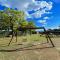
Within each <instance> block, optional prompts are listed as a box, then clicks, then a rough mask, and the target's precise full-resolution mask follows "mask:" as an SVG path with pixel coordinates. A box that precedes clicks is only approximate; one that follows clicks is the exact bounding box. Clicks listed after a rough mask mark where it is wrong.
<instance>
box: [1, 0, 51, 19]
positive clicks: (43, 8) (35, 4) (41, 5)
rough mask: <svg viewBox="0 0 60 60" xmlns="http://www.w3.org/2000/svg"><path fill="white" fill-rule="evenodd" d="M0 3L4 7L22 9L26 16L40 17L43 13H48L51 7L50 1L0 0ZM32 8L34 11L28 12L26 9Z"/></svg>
mask: <svg viewBox="0 0 60 60" xmlns="http://www.w3.org/2000/svg"><path fill="white" fill-rule="evenodd" d="M0 4H1V5H4V6H6V7H11V8H17V9H18V10H24V11H25V13H26V14H27V17H33V16H34V17H36V18H38V17H41V16H42V15H43V14H48V13H50V12H49V11H50V10H51V9H52V2H46V1H35V0H4V1H3V0H0ZM31 10H34V11H35V13H33V14H28V12H27V11H31ZM47 11H48V12H47Z"/></svg>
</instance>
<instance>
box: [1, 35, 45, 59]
mask: <svg viewBox="0 0 60 60" xmlns="http://www.w3.org/2000/svg"><path fill="white" fill-rule="evenodd" d="M10 39H11V37H3V38H0V60H40V53H39V51H35V50H31V51H17V52H16V51H13V52H7V51H6V52H4V51H3V52H2V50H14V49H18V48H22V47H27V46H28V47H29V46H31V43H36V42H37V43H41V42H44V41H45V42H46V38H45V37H44V36H40V35H39V34H33V35H26V36H18V37H17V42H16V38H15V37H14V38H13V40H12V42H11V44H10V46H8V43H9V41H10ZM19 44H23V45H19Z"/></svg>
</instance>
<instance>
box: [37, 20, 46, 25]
mask: <svg viewBox="0 0 60 60" xmlns="http://www.w3.org/2000/svg"><path fill="white" fill-rule="evenodd" d="M37 22H38V23H42V24H46V20H38V21H37Z"/></svg>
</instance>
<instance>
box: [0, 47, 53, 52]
mask: <svg viewBox="0 0 60 60" xmlns="http://www.w3.org/2000/svg"><path fill="white" fill-rule="evenodd" d="M47 48H54V47H52V46H50V47H42V48H40V47H39V48H29V47H23V48H18V49H13V50H4V49H2V50H0V52H18V51H27V50H38V49H40V50H41V49H47Z"/></svg>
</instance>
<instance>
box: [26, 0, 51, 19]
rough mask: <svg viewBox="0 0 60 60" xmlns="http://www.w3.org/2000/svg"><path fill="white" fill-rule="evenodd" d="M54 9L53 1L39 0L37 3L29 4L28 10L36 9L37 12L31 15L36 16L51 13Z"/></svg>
mask: <svg viewBox="0 0 60 60" xmlns="http://www.w3.org/2000/svg"><path fill="white" fill-rule="evenodd" d="M51 9H52V2H46V1H39V2H37V1H36V2H35V3H31V4H29V6H28V7H27V9H26V10H27V11H32V10H34V11H35V13H33V14H30V15H31V16H34V17H36V18H38V17H41V16H42V15H43V14H50V13H51V12H49V11H50V10H51Z"/></svg>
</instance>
